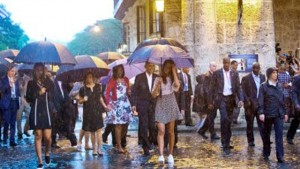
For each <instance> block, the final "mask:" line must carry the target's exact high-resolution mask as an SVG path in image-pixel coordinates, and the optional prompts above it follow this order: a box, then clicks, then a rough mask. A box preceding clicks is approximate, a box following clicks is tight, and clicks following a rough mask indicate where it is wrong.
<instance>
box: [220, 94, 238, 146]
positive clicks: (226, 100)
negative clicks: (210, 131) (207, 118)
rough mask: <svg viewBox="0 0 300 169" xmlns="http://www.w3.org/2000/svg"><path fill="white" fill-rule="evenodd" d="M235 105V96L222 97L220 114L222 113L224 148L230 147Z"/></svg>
mask: <svg viewBox="0 0 300 169" xmlns="http://www.w3.org/2000/svg"><path fill="white" fill-rule="evenodd" d="M234 106H235V99H234V96H232V95H231V96H223V95H222V96H221V98H220V105H219V110H220V115H221V143H222V145H223V148H229V146H230V139H231V135H232V133H231V123H232V116H233V108H234Z"/></svg>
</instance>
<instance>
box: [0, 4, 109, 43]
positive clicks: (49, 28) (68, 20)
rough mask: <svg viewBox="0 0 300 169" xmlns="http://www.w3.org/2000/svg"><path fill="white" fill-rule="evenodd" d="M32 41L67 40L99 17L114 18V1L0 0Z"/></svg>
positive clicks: (100, 18) (62, 41)
mask: <svg viewBox="0 0 300 169" xmlns="http://www.w3.org/2000/svg"><path fill="white" fill-rule="evenodd" d="M0 4H4V5H5V6H6V9H7V10H8V11H9V12H10V13H11V14H12V15H11V18H12V20H13V21H14V22H16V23H19V24H20V26H21V27H22V28H23V30H24V31H25V32H26V34H27V35H28V36H29V37H30V39H31V40H32V41H36V40H44V38H45V37H47V39H48V40H52V41H56V42H61V43H66V42H69V41H71V40H72V39H73V36H74V35H75V34H76V33H78V32H80V31H82V30H83V29H84V28H85V27H86V26H88V25H92V24H94V23H96V21H97V20H102V19H108V18H113V0H0Z"/></svg>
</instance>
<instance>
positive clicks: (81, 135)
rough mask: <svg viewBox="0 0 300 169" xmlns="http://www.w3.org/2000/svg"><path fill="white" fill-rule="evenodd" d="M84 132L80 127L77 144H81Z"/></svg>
mask: <svg viewBox="0 0 300 169" xmlns="http://www.w3.org/2000/svg"><path fill="white" fill-rule="evenodd" d="M84 134H85V131H84V130H82V129H81V130H80V133H79V138H78V145H81V144H82V139H83V136H84Z"/></svg>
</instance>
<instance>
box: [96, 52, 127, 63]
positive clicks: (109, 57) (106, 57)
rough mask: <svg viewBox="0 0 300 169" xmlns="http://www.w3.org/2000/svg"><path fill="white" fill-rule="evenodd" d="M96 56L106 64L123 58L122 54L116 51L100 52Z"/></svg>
mask: <svg viewBox="0 0 300 169" xmlns="http://www.w3.org/2000/svg"><path fill="white" fill-rule="evenodd" d="M97 56H98V57H99V58H100V59H102V60H103V61H104V62H105V63H107V64H110V63H112V62H113V61H115V60H118V59H124V58H125V56H124V55H122V54H120V53H117V52H102V53H100V54H98V55H97Z"/></svg>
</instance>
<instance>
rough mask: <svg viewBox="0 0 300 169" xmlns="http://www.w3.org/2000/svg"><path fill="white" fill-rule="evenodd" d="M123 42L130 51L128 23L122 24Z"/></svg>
mask: <svg viewBox="0 0 300 169" xmlns="http://www.w3.org/2000/svg"><path fill="white" fill-rule="evenodd" d="M123 42H124V43H125V44H126V45H127V47H128V51H130V27H129V23H124V24H123Z"/></svg>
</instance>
